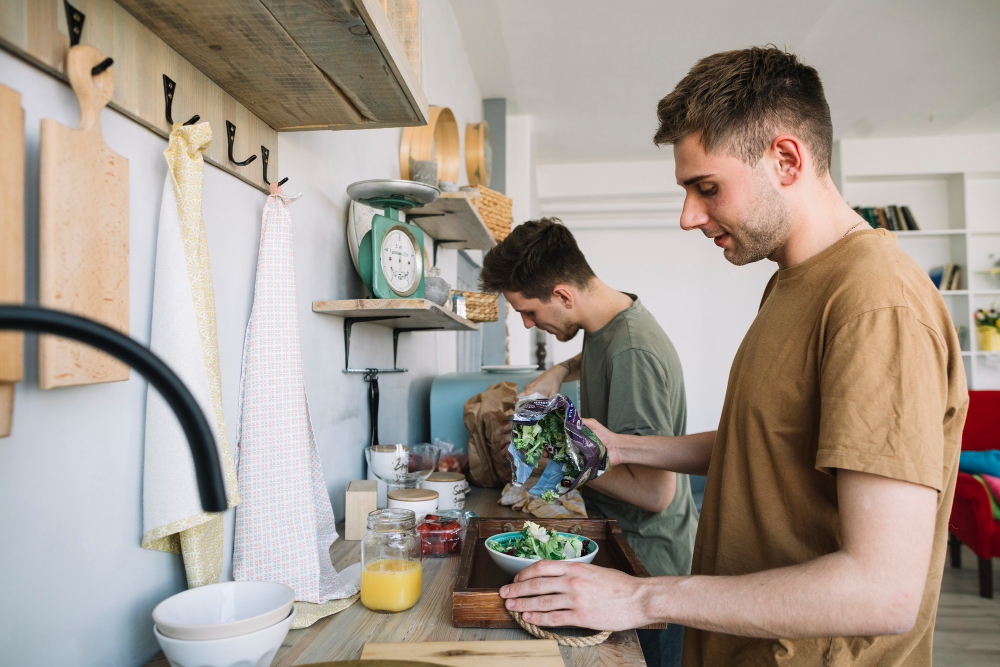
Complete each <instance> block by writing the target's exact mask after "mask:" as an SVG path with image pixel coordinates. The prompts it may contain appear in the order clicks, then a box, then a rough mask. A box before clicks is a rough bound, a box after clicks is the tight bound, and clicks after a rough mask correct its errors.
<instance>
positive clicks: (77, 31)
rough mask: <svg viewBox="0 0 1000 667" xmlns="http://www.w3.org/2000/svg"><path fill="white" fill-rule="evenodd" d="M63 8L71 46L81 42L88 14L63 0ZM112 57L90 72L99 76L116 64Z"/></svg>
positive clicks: (95, 66) (92, 68)
mask: <svg viewBox="0 0 1000 667" xmlns="http://www.w3.org/2000/svg"><path fill="white" fill-rule="evenodd" d="M63 8H64V9H65V10H66V27H67V29H68V30H69V45H70V46H71V47H73V46H76V45H77V44H79V43H80V36H81V35H82V34H83V22H84V21H86V20H87V15H86V14H84V13H83V12H81V11H80V10H79V9H77V8H76V7H74V6H73V5H71V4H69V3H68V2H66V0H63ZM114 62H115V61H114V60H113V59H112V58H105V59H104V60H102V61H101V62H100V63H99V64H97V65H94V66H93V67H91V68H90V74H91V75H92V76H97V75H98V74H100V73H101V72H103V71H104V70H106V69H108V68H109V67H111V65H113V64H114Z"/></svg>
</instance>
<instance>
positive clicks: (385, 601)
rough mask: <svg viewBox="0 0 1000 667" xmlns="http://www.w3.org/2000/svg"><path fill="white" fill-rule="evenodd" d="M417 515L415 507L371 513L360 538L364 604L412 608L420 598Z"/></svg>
mask: <svg viewBox="0 0 1000 667" xmlns="http://www.w3.org/2000/svg"><path fill="white" fill-rule="evenodd" d="M416 528H417V517H416V515H415V514H414V513H413V511H412V510H406V509H384V510H375V511H374V512H371V513H369V514H368V534H366V535H365V537H364V539H363V540H362V541H361V604H363V605H364V606H366V607H368V608H369V609H371V610H373V611H383V612H396V611H403V610H404V609H409V608H410V607H412V606H413V605H415V604H416V603H417V600H419V599H420V592H421V590H422V588H423V579H422V577H423V571H422V564H421V562H420V551H421V540H420V535H419V534H418V533H417V530H416Z"/></svg>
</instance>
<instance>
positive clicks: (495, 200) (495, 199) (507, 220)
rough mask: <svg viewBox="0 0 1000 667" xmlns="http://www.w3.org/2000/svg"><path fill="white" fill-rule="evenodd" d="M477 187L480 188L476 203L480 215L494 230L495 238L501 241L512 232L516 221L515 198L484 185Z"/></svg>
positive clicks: (492, 230)
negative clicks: (513, 210) (513, 208)
mask: <svg viewBox="0 0 1000 667" xmlns="http://www.w3.org/2000/svg"><path fill="white" fill-rule="evenodd" d="M476 189H478V190H479V197H478V198H477V199H478V201H477V203H476V207H477V208H478V209H479V215H480V217H482V219H483V222H485V223H486V226H487V227H489V228H490V231H491V232H493V238H495V239H496V241H497V243H500V241H503V240H504V239H505V238H507V235H508V234H510V228H511V225H512V224H513V223H514V215H513V214H512V212H511V209H512V207H513V204H514V200H512V199H511V198H510V197H505V196H504V195H502V194H500V193H499V192H497V191H496V190H490V189H489V188H487V187H485V186H482V185H477V186H476Z"/></svg>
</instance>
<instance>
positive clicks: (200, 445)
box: [0, 305, 226, 512]
mask: <svg viewBox="0 0 1000 667" xmlns="http://www.w3.org/2000/svg"><path fill="white" fill-rule="evenodd" d="M0 330H6V331H10V330H13V331H18V330H23V331H37V332H39V333H48V334H55V335H57V336H63V337H65V338H72V339H73V340H78V341H80V342H81V343H86V344H87V345H92V346H93V347H96V348H97V349H99V350H103V351H104V352H107V353H108V354H110V355H112V356H114V357H117V358H118V359H121V360H122V361H123V362H125V363H126V364H128V365H129V366H131V367H132V368H134V369H136V370H137V371H139V372H140V373H142V375H143V376H144V377H146V379H148V380H149V383H150V384H151V385H153V386H154V387H156V389H157V390H158V391H159V392H160V394H161V395H162V396H163V398H164V400H165V401H166V402H167V405H169V406H170V409H171V410H173V411H174V414H176V415H177V421H178V422H180V425H181V429H182V430H183V431H184V435H185V436H186V437H187V441H188V445H189V446H190V447H191V457H192V459H193V461H194V472H195V477H196V478H197V482H198V495H199V497H200V498H201V506H202V509H204V510H205V511H206V512H221V511H223V510H225V509H226V485H225V482H224V481H223V480H222V465H221V464H220V463H219V453H218V449H217V448H216V445H215V437H214V436H213V435H212V429H211V428H210V427H209V425H208V420H207V419H206V418H205V414H204V413H203V412H202V411H201V408H200V407H198V403H197V402H196V401H195V400H194V396H192V395H191V391H190V390H189V389H188V388H187V387H186V386H185V385H184V382H183V381H181V379H180V378H179V377H177V374H176V373H174V372H173V371H172V370H171V369H170V367H169V366H167V365H166V364H165V363H163V361H162V360H161V359H160V358H159V357H157V356H156V355H155V354H153V352H152V351H151V350H150V349H149V348H147V347H145V346H144V345H141V344H139V343H138V342H136V341H135V340H133V339H131V338H129V337H128V336H126V335H124V334H122V333H121V332H120V331H116V330H114V329H112V328H111V327H109V326H107V325H104V324H101V323H100V322H95V321H94V320H90V319H87V318H86V317H80V316H79V315H73V314H71V313H66V312H63V311H59V310H50V309H48V308H38V307H36V306H9V305H0Z"/></svg>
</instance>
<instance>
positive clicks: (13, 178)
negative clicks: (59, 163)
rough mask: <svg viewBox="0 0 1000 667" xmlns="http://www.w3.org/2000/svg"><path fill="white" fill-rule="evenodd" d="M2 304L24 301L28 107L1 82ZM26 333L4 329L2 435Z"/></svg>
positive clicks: (0, 348) (0, 338)
mask: <svg viewBox="0 0 1000 667" xmlns="http://www.w3.org/2000/svg"><path fill="white" fill-rule="evenodd" d="M0 146H3V152H4V158H3V159H2V160H0V303H8V304H9V303H24V109H22V108H21V93H19V92H17V91H16V90H11V89H10V88H7V87H6V86H3V85H0ZM23 350H24V335H23V334H21V333H20V332H16V331H3V332H0V438H3V437H6V436H8V435H10V429H11V424H12V422H13V419H14V383H15V382H17V381H18V380H20V379H21V378H22V377H23V375H24V351H23Z"/></svg>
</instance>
